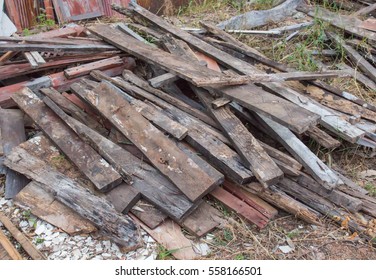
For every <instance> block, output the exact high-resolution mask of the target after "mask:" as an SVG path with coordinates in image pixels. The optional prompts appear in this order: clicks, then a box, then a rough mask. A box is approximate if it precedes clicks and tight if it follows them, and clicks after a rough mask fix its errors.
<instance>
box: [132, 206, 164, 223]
mask: <svg viewBox="0 0 376 280" xmlns="http://www.w3.org/2000/svg"><path fill="white" fill-rule="evenodd" d="M131 213H132V215H134V216H136V217H137V218H138V219H139V220H141V221H142V222H143V223H144V224H145V225H146V226H147V227H149V228H150V229H155V228H156V227H158V226H159V225H160V224H162V223H163V222H164V221H165V220H167V219H168V216H167V215H166V214H164V213H163V212H161V211H160V210H158V208H156V207H155V206H153V205H152V204H149V203H148V202H147V201H145V200H140V201H139V202H138V203H137V204H136V205H135V207H133V209H131Z"/></svg>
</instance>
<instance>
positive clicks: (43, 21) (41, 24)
mask: <svg viewBox="0 0 376 280" xmlns="http://www.w3.org/2000/svg"><path fill="white" fill-rule="evenodd" d="M36 22H37V27H38V28H47V29H51V28H52V27H54V26H55V21H54V20H52V19H49V18H47V15H46V14H44V13H41V14H40V15H39V16H37V18H36Z"/></svg>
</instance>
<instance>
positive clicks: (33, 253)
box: [0, 213, 46, 260]
mask: <svg viewBox="0 0 376 280" xmlns="http://www.w3.org/2000/svg"><path fill="white" fill-rule="evenodd" d="M0 222H1V223H2V224H3V225H4V226H5V227H6V229H7V230H8V231H9V232H10V233H11V234H12V236H13V237H14V239H16V240H17V242H18V243H20V244H21V246H22V248H23V249H24V250H25V251H26V253H28V255H29V256H30V257H31V258H32V259H33V260H45V259H46V257H45V256H44V255H43V254H42V253H41V252H40V251H39V250H38V249H37V248H35V246H34V245H33V243H31V241H30V240H29V239H28V238H27V237H26V236H25V235H24V234H23V233H22V232H21V231H19V230H18V228H17V227H16V226H15V225H14V224H13V223H12V221H11V220H9V219H8V218H7V217H6V216H5V215H3V214H2V213H0Z"/></svg>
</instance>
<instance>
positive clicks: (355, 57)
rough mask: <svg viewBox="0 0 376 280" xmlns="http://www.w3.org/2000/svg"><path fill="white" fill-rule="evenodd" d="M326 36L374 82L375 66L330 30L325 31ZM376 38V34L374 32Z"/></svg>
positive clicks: (375, 80)
mask: <svg viewBox="0 0 376 280" xmlns="http://www.w3.org/2000/svg"><path fill="white" fill-rule="evenodd" d="M326 34H327V36H328V37H329V38H330V39H331V40H332V41H333V42H335V43H336V44H338V45H340V46H341V48H342V49H343V50H344V51H345V53H346V54H347V56H348V57H349V58H350V59H351V61H352V62H353V63H354V65H355V66H356V67H359V69H360V70H362V71H363V72H364V74H366V75H367V76H368V77H369V78H370V79H371V80H373V81H374V82H376V68H375V67H373V66H372V65H371V63H369V62H368V61H367V60H366V59H365V58H363V57H362V56H361V55H360V54H359V53H358V52H357V51H356V50H355V49H354V48H352V47H351V46H349V45H347V44H346V43H345V42H344V41H343V40H342V39H341V38H339V37H338V36H337V35H336V34H334V33H331V32H326ZM375 39H376V34H375Z"/></svg>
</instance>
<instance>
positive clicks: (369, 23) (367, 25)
mask: <svg viewBox="0 0 376 280" xmlns="http://www.w3.org/2000/svg"><path fill="white" fill-rule="evenodd" d="M375 5H376V4H374V9H376V6H375ZM360 27H361V28H364V29H367V30H371V31H374V32H376V19H371V18H369V19H367V20H365V21H363V23H362V24H361V25H360Z"/></svg>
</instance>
